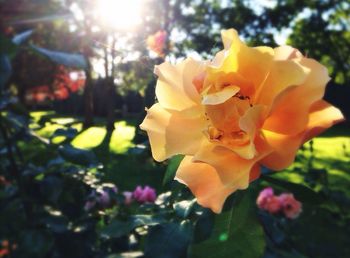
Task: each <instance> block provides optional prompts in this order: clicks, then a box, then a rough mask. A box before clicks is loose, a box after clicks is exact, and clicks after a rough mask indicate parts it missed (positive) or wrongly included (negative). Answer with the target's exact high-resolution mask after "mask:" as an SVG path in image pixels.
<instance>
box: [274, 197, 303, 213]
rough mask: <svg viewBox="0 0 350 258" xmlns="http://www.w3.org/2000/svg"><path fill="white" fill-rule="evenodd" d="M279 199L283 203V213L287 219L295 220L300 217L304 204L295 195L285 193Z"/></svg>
mask: <svg viewBox="0 0 350 258" xmlns="http://www.w3.org/2000/svg"><path fill="white" fill-rule="evenodd" d="M278 199H279V201H280V203H281V206H282V211H283V213H284V215H285V216H286V217H287V218H289V219H295V218H297V217H298V216H299V215H300V213H301V211H302V204H301V202H299V201H297V200H296V199H295V198H294V195H293V194H287V193H284V194H281V195H280V196H279V197H278Z"/></svg>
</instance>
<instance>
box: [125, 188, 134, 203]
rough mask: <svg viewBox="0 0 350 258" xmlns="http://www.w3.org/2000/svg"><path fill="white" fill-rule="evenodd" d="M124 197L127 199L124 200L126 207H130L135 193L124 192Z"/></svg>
mask: <svg viewBox="0 0 350 258" xmlns="http://www.w3.org/2000/svg"><path fill="white" fill-rule="evenodd" d="M123 195H124V197H125V200H124V203H125V205H130V204H131V203H132V201H133V192H128V191H125V192H123Z"/></svg>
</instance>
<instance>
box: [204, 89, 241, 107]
mask: <svg viewBox="0 0 350 258" xmlns="http://www.w3.org/2000/svg"><path fill="white" fill-rule="evenodd" d="M239 90H240V88H239V87H237V86H227V87H225V88H223V89H222V90H220V91H218V92H215V93H209V94H206V95H204V96H203V99H202V104H203V105H217V104H221V103H224V102H225V101H226V100H228V99H230V98H231V97H233V96H234V95H236V94H237V93H238V92H239Z"/></svg>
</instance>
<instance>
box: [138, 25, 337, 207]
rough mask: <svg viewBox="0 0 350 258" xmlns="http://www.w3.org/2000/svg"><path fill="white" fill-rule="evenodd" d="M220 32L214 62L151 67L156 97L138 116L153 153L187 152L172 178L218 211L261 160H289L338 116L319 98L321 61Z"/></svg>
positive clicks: (323, 77)
mask: <svg viewBox="0 0 350 258" xmlns="http://www.w3.org/2000/svg"><path fill="white" fill-rule="evenodd" d="M222 39H223V43H224V50H222V51H220V52H219V53H217V55H216V56H215V58H214V60H213V61H211V62H198V61H194V60H192V59H186V60H185V61H183V62H181V63H179V64H177V65H171V64H169V63H163V64H161V65H159V66H157V67H156V68H155V73H156V74H157V75H158V77H159V79H158V82H157V86H156V95H157V99H158V103H157V104H154V105H153V106H152V107H151V108H150V109H149V110H148V111H147V116H146V118H145V120H144V121H143V123H142V124H141V128H142V129H143V130H146V131H147V133H148V136H149V140H150V144H151V149H152V154H153V157H154V159H155V160H157V161H163V160H165V159H167V158H169V157H171V156H173V155H176V154H183V155H185V158H184V159H183V161H182V162H181V164H180V166H179V168H178V170H177V173H176V179H177V180H178V181H179V182H181V183H183V184H185V185H187V186H188V187H189V188H190V189H191V191H192V193H193V194H194V195H195V196H196V198H197V201H198V203H199V204H201V205H202V206H204V207H208V208H211V209H212V210H213V211H214V212H216V213H219V212H221V209H222V206H223V203H224V202H225V199H226V198H227V197H228V196H229V195H230V194H231V193H233V192H234V191H236V190H237V189H245V188H247V187H248V185H249V182H251V181H252V180H254V179H256V178H258V177H259V175H260V166H265V167H267V168H270V169H272V170H281V169H284V168H286V167H288V166H289V165H290V164H291V163H292V162H293V161H294V158H295V155H296V152H297V150H298V148H299V147H300V146H301V145H302V144H303V143H304V142H306V141H307V140H309V139H310V138H312V137H314V136H315V135H317V134H319V133H321V132H322V131H323V130H325V129H326V128H328V127H330V126H332V125H333V124H335V123H337V122H339V121H341V120H343V115H342V114H341V112H340V111H339V110H338V109H337V108H335V107H333V106H331V105H330V104H328V103H327V102H325V101H324V100H322V97H323V95H324V91H325V86H326V84H327V82H328V81H329V76H328V73H327V69H326V68H325V67H324V66H322V65H321V64H319V63H318V62H316V61H315V60H313V59H309V58H306V57H304V56H303V55H302V54H301V53H300V52H299V51H298V50H296V49H294V48H292V47H288V46H283V47H278V48H275V49H272V48H269V47H255V48H251V47H248V46H246V45H245V44H244V43H243V42H242V41H241V40H240V39H239V37H238V34H237V32H236V31H235V30H233V29H230V30H224V31H222Z"/></svg>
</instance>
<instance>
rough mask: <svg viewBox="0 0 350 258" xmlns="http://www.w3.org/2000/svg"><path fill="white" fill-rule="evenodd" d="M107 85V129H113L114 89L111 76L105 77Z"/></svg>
mask: <svg viewBox="0 0 350 258" xmlns="http://www.w3.org/2000/svg"><path fill="white" fill-rule="evenodd" d="M106 84H107V85H106V86H107V99H106V101H107V105H106V107H107V126H106V128H107V131H113V130H114V107H115V103H114V100H115V91H114V80H113V77H109V78H106Z"/></svg>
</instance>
